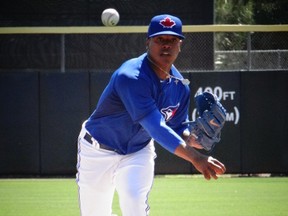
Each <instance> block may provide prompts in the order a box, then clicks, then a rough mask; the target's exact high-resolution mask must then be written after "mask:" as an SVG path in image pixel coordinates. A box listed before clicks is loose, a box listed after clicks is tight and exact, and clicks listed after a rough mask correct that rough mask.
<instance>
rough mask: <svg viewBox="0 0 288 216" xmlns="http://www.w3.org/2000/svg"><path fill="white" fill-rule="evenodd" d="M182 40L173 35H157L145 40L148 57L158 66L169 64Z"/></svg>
mask: <svg viewBox="0 0 288 216" xmlns="http://www.w3.org/2000/svg"><path fill="white" fill-rule="evenodd" d="M181 44H182V40H180V39H179V38H178V37H176V36H173V35H159V36H156V37H153V38H149V39H148V40H147V42H146V45H147V49H148V55H149V57H150V58H151V59H152V60H153V61H154V62H156V63H157V64H159V65H160V66H164V67H165V66H169V65H170V66H171V64H173V62H174V61H175V60H176V58H177V56H178V54H179V52H180V47H181Z"/></svg>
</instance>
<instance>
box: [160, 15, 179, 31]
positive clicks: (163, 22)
mask: <svg viewBox="0 0 288 216" xmlns="http://www.w3.org/2000/svg"><path fill="white" fill-rule="evenodd" d="M160 25H162V26H163V28H172V27H173V26H175V25H176V22H175V21H174V20H172V19H171V18H170V17H168V16H167V17H166V18H164V19H163V20H160Z"/></svg>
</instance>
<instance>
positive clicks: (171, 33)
mask: <svg viewBox="0 0 288 216" xmlns="http://www.w3.org/2000/svg"><path fill="white" fill-rule="evenodd" d="M159 35H174V36H177V37H179V38H180V39H185V37H184V35H181V34H177V33H176V32H173V31H161V32H157V33H155V34H152V35H149V38H151V37H156V36H159Z"/></svg>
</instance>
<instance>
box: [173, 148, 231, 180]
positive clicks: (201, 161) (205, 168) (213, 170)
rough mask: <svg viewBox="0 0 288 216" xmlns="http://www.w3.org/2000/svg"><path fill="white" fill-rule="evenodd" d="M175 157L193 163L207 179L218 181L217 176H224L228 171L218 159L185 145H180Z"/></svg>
mask: <svg viewBox="0 0 288 216" xmlns="http://www.w3.org/2000/svg"><path fill="white" fill-rule="evenodd" d="M174 154H175V155H177V156H179V157H181V158H183V159H185V160H187V161H189V162H191V163H192V164H193V166H194V167H195V168H196V169H197V170H198V171H199V172H200V173H202V174H203V175H204V177H205V179H207V180H210V179H211V178H214V179H217V178H218V176H217V175H222V174H224V173H225V171H226V167H225V165H224V164H223V163H221V162H220V161H218V160H217V159H215V158H213V157H211V156H207V155H204V154H201V153H200V152H199V151H197V150H196V149H195V148H194V147H192V146H189V145H186V144H183V145H179V146H178V147H177V148H176V149H175V152H174Z"/></svg>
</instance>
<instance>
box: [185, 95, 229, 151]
mask: <svg viewBox="0 0 288 216" xmlns="http://www.w3.org/2000/svg"><path fill="white" fill-rule="evenodd" d="M194 100H195V103H196V108H197V111H198V114H199V117H198V118H197V119H196V121H192V122H189V124H190V130H191V131H190V136H193V137H194V138H195V139H196V141H197V142H198V143H199V144H200V145H201V147H203V149H205V150H206V151H211V150H213V148H214V146H215V144H216V143H218V142H220V137H221V130H222V128H223V126H224V124H225V119H226V110H225V108H224V107H223V106H222V104H221V103H220V102H219V99H218V98H217V96H216V95H214V94H211V93H208V92H204V93H202V94H199V95H197V96H196V97H195V99H194Z"/></svg>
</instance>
